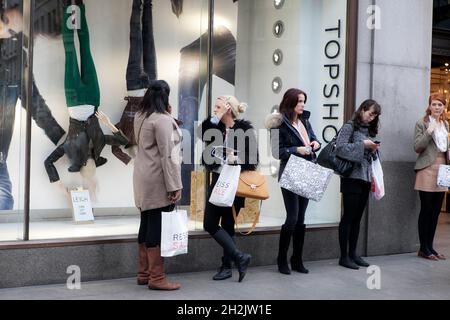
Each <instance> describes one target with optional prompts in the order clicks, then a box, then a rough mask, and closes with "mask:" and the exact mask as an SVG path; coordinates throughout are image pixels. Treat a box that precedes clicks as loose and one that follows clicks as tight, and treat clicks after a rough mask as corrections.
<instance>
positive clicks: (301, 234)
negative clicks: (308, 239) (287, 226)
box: [291, 225, 309, 273]
mask: <svg viewBox="0 0 450 320" xmlns="http://www.w3.org/2000/svg"><path fill="white" fill-rule="evenodd" d="M305 231H306V225H301V226H297V227H296V228H295V231H294V236H293V242H294V243H293V247H294V250H293V252H292V257H291V268H292V270H295V271H297V272H300V273H309V270H308V269H306V268H305V267H304V266H303V244H304V243H305Z"/></svg>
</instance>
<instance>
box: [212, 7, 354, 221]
mask: <svg viewBox="0 0 450 320" xmlns="http://www.w3.org/2000/svg"><path fill="white" fill-rule="evenodd" d="M346 15H347V1H346V0H337V1H331V0H299V1H273V0H247V1H238V2H233V1H231V0H230V1H219V2H216V7H215V36H216V37H220V36H221V35H222V34H225V33H227V32H229V33H230V34H231V36H230V37H229V38H230V44H229V46H230V47H232V46H233V45H234V46H235V49H234V51H232V50H228V51H225V50H224V48H225V45H224V44H223V43H220V44H217V45H216V46H215V48H214V64H215V65H214V82H213V97H217V96H219V95H235V96H236V97H237V98H238V100H239V101H241V102H246V103H248V105H249V108H248V109H247V111H246V112H245V113H244V114H243V115H242V117H243V118H244V119H246V120H250V121H251V122H252V123H253V125H254V126H255V128H256V129H257V131H258V137H259V152H260V170H261V171H262V172H264V173H265V174H266V175H267V178H268V181H269V185H270V191H271V197H270V199H269V200H267V201H264V203H263V206H262V213H261V217H260V220H259V224H258V226H280V225H282V224H283V223H284V220H285V216H286V213H285V208H284V203H283V198H282V196H281V190H280V187H279V184H278V168H279V161H278V160H275V159H274V158H273V157H272V154H271V151H270V146H269V143H268V141H269V138H268V133H267V130H265V119H266V117H267V116H268V115H269V114H270V113H273V112H274V111H275V110H278V106H279V104H280V102H281V101H282V98H283V95H284V93H285V92H286V91H287V90H288V89H290V88H299V89H302V90H303V91H305V92H306V93H307V94H308V101H307V104H306V110H308V111H310V112H311V118H310V122H311V124H312V127H313V129H314V131H315V133H316V135H317V137H318V139H319V140H320V141H321V142H322V143H323V144H324V145H325V144H326V142H325V140H328V141H329V140H331V138H333V136H334V134H335V133H336V131H337V129H339V128H340V127H341V125H342V124H343V118H344V92H345V56H346V52H345V47H346ZM232 38H234V41H235V44H232V40H231V39H232ZM225 70H229V73H228V74H227V73H226V72H225ZM233 72H234V73H235V74H234V76H231V77H230V76H228V75H229V74H230V75H231V74H233ZM250 211H252V210H250ZM340 214H341V194H340V190H339V178H338V177H334V178H333V180H332V182H331V184H330V186H329V187H328V189H327V192H326V194H325V196H324V198H323V200H322V201H321V202H320V203H314V202H312V201H310V204H309V207H308V210H307V213H306V223H307V224H310V225H317V224H328V223H333V224H334V223H338V222H339V220H340ZM244 221H245V222H247V223H250V222H251V221H252V218H251V214H249V216H248V217H245V216H244ZM247 225H248V224H247Z"/></svg>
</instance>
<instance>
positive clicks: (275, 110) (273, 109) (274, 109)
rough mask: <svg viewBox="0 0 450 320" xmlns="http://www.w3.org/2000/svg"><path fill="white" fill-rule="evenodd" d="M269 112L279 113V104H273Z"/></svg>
mask: <svg viewBox="0 0 450 320" xmlns="http://www.w3.org/2000/svg"><path fill="white" fill-rule="evenodd" d="M270 113H272V114H276V113H280V111H279V106H273V108H272V110H270Z"/></svg>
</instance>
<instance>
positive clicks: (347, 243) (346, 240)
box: [339, 179, 371, 257]
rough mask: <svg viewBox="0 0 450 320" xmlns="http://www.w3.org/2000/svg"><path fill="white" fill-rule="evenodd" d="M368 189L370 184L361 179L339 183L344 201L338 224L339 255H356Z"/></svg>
mask: <svg viewBox="0 0 450 320" xmlns="http://www.w3.org/2000/svg"><path fill="white" fill-rule="evenodd" d="M342 180H344V179H342ZM370 190H371V184H370V183H368V182H365V181H362V180H356V179H345V181H342V183H341V191H342V196H343V202H344V214H343V216H342V219H341V223H340V224H339V245H340V247H341V257H347V255H349V256H350V257H354V256H356V247H357V245H358V237H359V229H360V224H361V219H362V216H363V214H364V209H365V208H366V205H367V200H368V199H369V194H370Z"/></svg>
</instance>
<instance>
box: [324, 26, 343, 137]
mask: <svg viewBox="0 0 450 320" xmlns="http://www.w3.org/2000/svg"><path fill="white" fill-rule="evenodd" d="M325 33H326V34H327V36H331V37H332V39H331V40H329V41H327V42H326V44H325V46H324V51H323V54H324V58H325V64H324V65H323V67H324V68H325V71H326V77H325V80H324V84H323V90H322V94H323V101H324V102H323V108H324V109H325V110H326V112H325V115H324V116H323V117H322V119H323V120H325V121H326V122H328V123H329V124H326V125H325V127H324V128H323V130H322V139H323V141H325V142H326V143H328V142H330V141H331V140H332V139H333V137H334V136H335V135H336V134H337V132H338V128H336V126H335V124H333V123H334V122H335V121H339V120H340V115H341V114H342V105H341V101H342V99H341V98H340V97H341V94H342V87H341V84H342V83H343V81H342V78H343V77H344V75H343V72H342V65H341V63H340V60H341V59H339V58H340V57H341V55H343V53H342V52H343V50H342V48H341V35H342V21H341V19H339V20H338V21H337V23H336V26H335V27H333V28H327V29H325Z"/></svg>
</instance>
